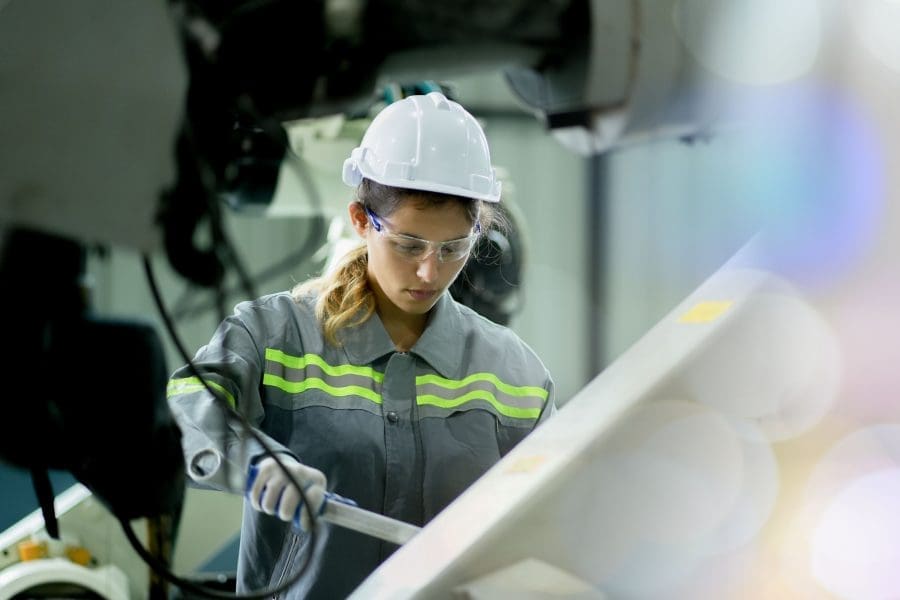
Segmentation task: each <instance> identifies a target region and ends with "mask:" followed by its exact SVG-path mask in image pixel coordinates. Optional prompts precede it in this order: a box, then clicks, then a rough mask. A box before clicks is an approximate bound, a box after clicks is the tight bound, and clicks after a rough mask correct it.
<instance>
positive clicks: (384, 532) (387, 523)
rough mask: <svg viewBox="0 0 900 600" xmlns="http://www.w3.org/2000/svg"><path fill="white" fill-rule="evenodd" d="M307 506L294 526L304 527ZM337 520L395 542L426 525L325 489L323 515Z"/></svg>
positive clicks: (252, 473)
mask: <svg viewBox="0 0 900 600" xmlns="http://www.w3.org/2000/svg"><path fill="white" fill-rule="evenodd" d="M258 471H259V469H258V468H257V466H256V465H251V467H250V473H249V475H248V477H247V484H246V489H247V490H248V491H249V490H250V488H251V487H252V486H253V482H254V481H255V480H256V475H257V473H258ZM301 510H303V504H301V505H300V506H298V507H297V512H296V513H294V520H293V526H294V528H296V529H297V530H298V531H299V530H300V529H301V527H300V511H301ZM318 518H320V519H323V520H325V521H327V522H328V523H333V524H335V525H337V526H338V527H343V528H345V529H352V530H353V531H358V532H360V533H365V534H366V535H371V536H372V537H376V538H378V539H380V540H385V541H387V542H392V543H394V544H400V545H402V544H405V543H406V542H408V541H409V540H410V539H411V538H412V537H413V536H414V535H416V534H417V533H419V532H420V531H421V530H422V528H421V527H417V526H416V525H411V524H410V523H407V522H405V521H399V520H397V519H392V518H391V517H386V516H384V515H380V514H378V513H376V512H372V511H370V510H366V509H364V508H360V507H359V506H358V505H357V504H356V502H355V501H353V500H351V499H350V498H345V497H343V496H341V495H339V494H335V493H334V492H325V501H324V502H323V503H322V508H321V509H320V510H319V517H318Z"/></svg>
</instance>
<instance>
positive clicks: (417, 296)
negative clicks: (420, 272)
mask: <svg viewBox="0 0 900 600" xmlns="http://www.w3.org/2000/svg"><path fill="white" fill-rule="evenodd" d="M436 293H437V290H409V295H410V296H412V297H413V300H418V301H419V302H421V301H423V300H429V299H431V298H434V295H435V294H436Z"/></svg>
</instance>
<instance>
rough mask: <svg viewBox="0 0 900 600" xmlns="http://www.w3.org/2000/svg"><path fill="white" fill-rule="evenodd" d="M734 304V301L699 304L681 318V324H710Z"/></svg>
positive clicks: (679, 320)
mask: <svg viewBox="0 0 900 600" xmlns="http://www.w3.org/2000/svg"><path fill="white" fill-rule="evenodd" d="M732 304H734V302H733V301H732V300H722V301H718V302H698V303H697V304H695V305H694V306H693V307H692V308H691V309H690V310H689V311H687V312H686V313H684V314H683V315H681V317H679V319H678V322H679V323H709V322H710V321H715V320H716V319H718V318H719V317H720V316H722V314H724V313H725V311H727V310H728V309H729V307H730V306H731V305H732Z"/></svg>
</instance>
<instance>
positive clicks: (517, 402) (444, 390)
mask: <svg viewBox="0 0 900 600" xmlns="http://www.w3.org/2000/svg"><path fill="white" fill-rule="evenodd" d="M265 357H266V372H265V374H264V375H263V384H264V385H269V386H272V387H275V388H278V389H280V390H282V391H284V392H287V393H289V394H300V393H303V392H305V391H307V390H312V389H315V390H319V391H322V392H325V393H326V394H328V395H329V396H333V397H346V396H357V397H360V398H364V399H366V400H369V401H371V402H373V403H375V404H381V403H382V399H381V385H382V384H383V382H384V373H382V372H379V371H376V370H375V369H373V368H372V367H360V366H356V365H349V364H342V365H332V364H329V363H328V362H326V361H325V360H324V359H323V358H322V357H321V356H319V355H317V354H304V355H303V356H291V355H289V354H285V353H284V352H282V351H281V350H275V349H273V348H267V349H266V353H265ZM415 383H416V403H417V404H419V405H420V406H425V405H428V406H435V407H438V408H444V409H454V408H457V407H460V406H462V405H465V404H467V403H469V402H477V401H481V402H485V403H487V404H489V405H490V406H491V407H493V409H494V410H496V411H497V412H498V413H499V414H501V415H505V416H508V417H513V418H518V419H537V418H538V417H539V416H540V414H541V410H542V409H543V407H544V403H545V402H546V400H547V395H548V393H547V390H545V389H544V388H542V387H539V386H514V385H510V384H508V383H505V382H503V381H501V380H500V378H498V377H497V376H496V375H494V374H493V373H473V374H472V375H469V376H468V377H465V378H463V379H446V378H444V377H440V376H438V375H419V376H418V377H416V382H415Z"/></svg>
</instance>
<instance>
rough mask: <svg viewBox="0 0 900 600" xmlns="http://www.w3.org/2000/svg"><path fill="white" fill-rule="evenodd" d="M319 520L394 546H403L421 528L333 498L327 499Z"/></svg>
mask: <svg viewBox="0 0 900 600" xmlns="http://www.w3.org/2000/svg"><path fill="white" fill-rule="evenodd" d="M321 518H322V519H324V520H326V521H328V522H329V523H333V524H334V525H338V526H339V527H344V528H345V529H352V530H353V531H358V532H360V533H365V534H366V535H371V536H373V537H377V538H378V539H382V540H385V541H388V542H393V543H394V544H400V545H403V544H405V543H406V542H408V541H409V540H411V539H412V538H413V537H414V536H415V535H416V534H417V533H419V532H420V531H421V530H422V528H421V527H416V526H415V525H410V524H409V523H406V522H404V521H398V520H397V519H392V518H390V517H385V516H384V515H380V514H378V513H374V512H371V511H368V510H365V509H363V508H359V507H358V506H354V505H353V504H349V503H347V502H345V501H342V500H337V499H335V498H334V497H330V498H328V499H327V501H326V502H325V505H324V509H323V512H322V515H321Z"/></svg>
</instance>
